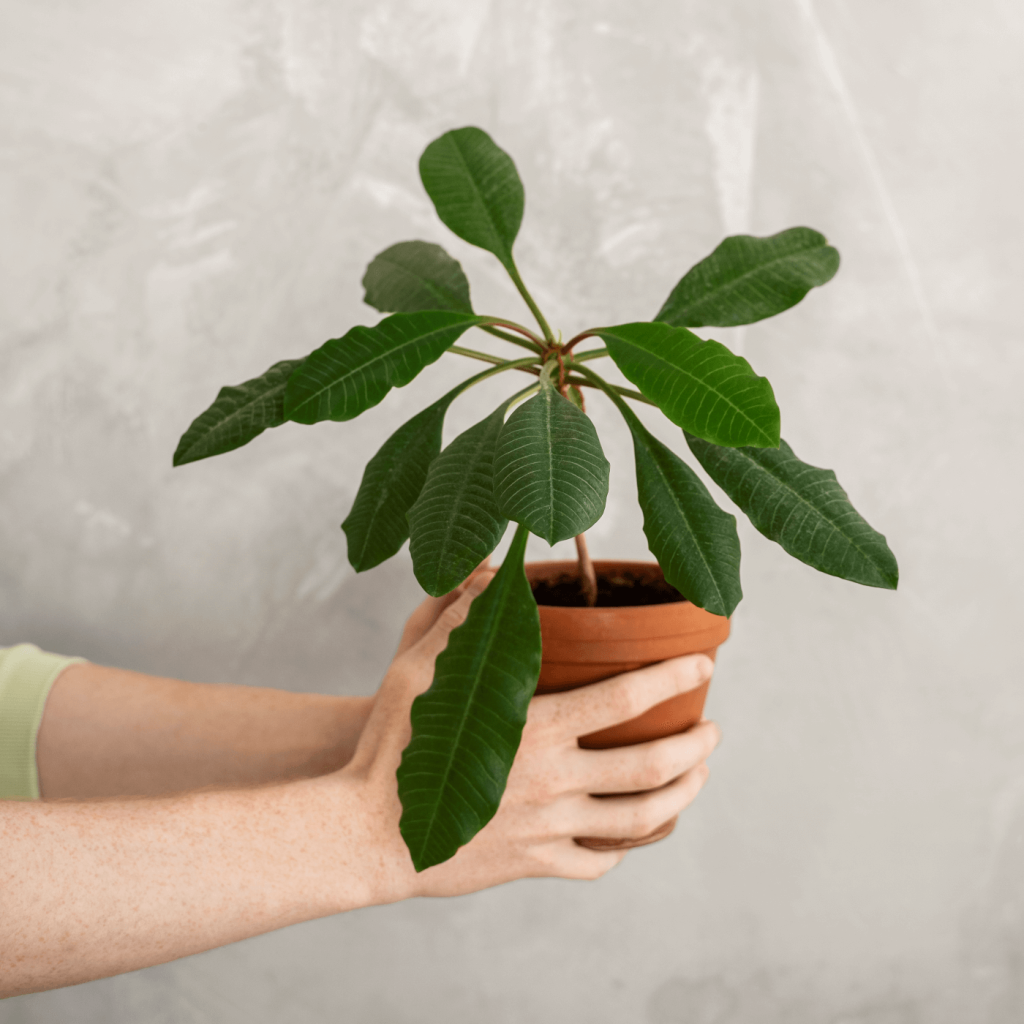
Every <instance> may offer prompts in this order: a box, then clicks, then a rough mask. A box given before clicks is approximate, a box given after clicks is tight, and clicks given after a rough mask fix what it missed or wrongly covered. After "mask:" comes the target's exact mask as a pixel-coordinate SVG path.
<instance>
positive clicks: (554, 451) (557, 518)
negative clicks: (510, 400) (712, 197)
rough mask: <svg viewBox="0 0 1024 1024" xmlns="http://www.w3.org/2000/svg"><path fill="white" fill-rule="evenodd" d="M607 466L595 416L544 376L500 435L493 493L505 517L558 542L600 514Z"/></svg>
mask: <svg viewBox="0 0 1024 1024" xmlns="http://www.w3.org/2000/svg"><path fill="white" fill-rule="evenodd" d="M608 469H609V467H608V460H607V459H606V458H605V457H604V452H603V451H602V449H601V442H600V441H599V440H598V437H597V431H596V430H595V429H594V425H593V423H591V422H590V417H588V416H587V415H586V414H585V413H582V412H580V410H579V409H578V408H576V406H575V405H573V404H572V402H570V401H569V400H568V399H567V398H563V397H562V396H561V395H560V394H559V393H558V392H557V391H556V390H555V388H554V387H553V386H552V385H551V383H550V381H549V379H548V377H547V376H544V375H542V376H541V389H540V392H539V393H538V394H537V395H536V396H535V397H534V398H531V399H530V400H529V401H528V402H524V403H523V404H522V405H521V406H520V407H519V408H518V409H516V411H515V412H514V413H512V415H511V416H510V417H509V418H508V421H507V422H506V423H505V425H504V427H502V429H501V433H500V434H499V435H498V443H497V446H496V448H495V452H494V496H495V498H496V499H497V503H498V508H499V510H500V511H501V514H502V515H503V516H507V517H508V518H509V519H511V520H513V522H517V523H523V524H524V525H526V526H527V527H529V529H530V532H531V533H535V534H537V536H538V537H543V538H544V539H545V540H546V541H547V542H548V543H549V544H555V543H556V542H557V541H560V540H566V539H567V538H569V537H574V536H576V534H578V533H583V532H584V530H588V529H590V527H591V526H593V525H594V523H596V522H597V521H598V519H600V518H601V516H602V515H603V513H604V506H605V501H606V500H607V498H608Z"/></svg>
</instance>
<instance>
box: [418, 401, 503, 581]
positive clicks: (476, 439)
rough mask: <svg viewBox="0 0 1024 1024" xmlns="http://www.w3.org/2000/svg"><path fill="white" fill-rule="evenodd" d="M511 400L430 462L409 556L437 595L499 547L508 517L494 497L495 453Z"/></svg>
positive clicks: (419, 573)
mask: <svg viewBox="0 0 1024 1024" xmlns="http://www.w3.org/2000/svg"><path fill="white" fill-rule="evenodd" d="M507 406H508V402H506V403H505V404H504V405H502V406H501V407H500V408H498V409H495V410H494V412H492V413H491V414H490V416H488V417H486V418H485V419H483V420H481V421H480V422H479V423H477V424H475V425H474V426H472V427H470V428H469V430H466V431H464V432H463V433H461V434H459V436H458V437H457V438H455V440H454V441H452V443H451V444H450V445H448V447H447V448H445V450H444V451H443V452H441V454H440V455H438V457H437V458H436V459H434V461H433V462H432V463H431V464H430V471H429V472H428V473H427V479H426V483H425V484H424V485H423V489H422V490H421V491H420V495H419V497H418V498H417V499H416V503H415V504H414V505H413V506H412V508H410V509H409V553H410V554H411V555H412V567H413V571H414V572H415V573H416V579H417V580H419V583H420V586H421V587H423V589H424V590H425V591H426V592H427V593H428V594H431V595H433V596H434V597H440V596H441V595H442V594H447V593H448V592H449V591H450V590H453V589H454V588H455V587H457V586H458V585H459V584H460V583H461V582H462V581H463V580H464V579H465V578H466V577H467V576H468V575H469V574H470V573H471V572H472V571H473V570H474V569H475V568H476V566H477V565H479V564H480V562H482V561H483V560H484V559H485V558H486V557H487V556H488V555H489V554H490V553H491V552H492V551H493V550H494V549H495V547H497V545H498V541H499V540H501V538H502V535H503V534H504V533H505V528H506V527H507V526H508V519H507V518H506V517H505V516H503V515H502V514H501V513H500V512H499V511H498V506H497V503H496V502H495V499H494V481H493V477H494V449H495V444H496V442H497V440H498V434H499V433H500V431H501V428H502V426H503V424H504V418H505V409H506V408H507Z"/></svg>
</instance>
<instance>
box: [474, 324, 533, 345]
mask: <svg viewBox="0 0 1024 1024" xmlns="http://www.w3.org/2000/svg"><path fill="white" fill-rule="evenodd" d="M480 330H481V331H486V332H487V333H488V334H493V335H494V337H495V338H501V339H502V341H510V342H512V344H513V345H519V346H520V348H528V349H529V350H530V351H531V352H536V351H537V344H536V342H533V341H526V340H525V339H523V338H517V337H516V336H515V335H514V334H509V333H507V332H506V331H500V330H498V328H497V327H488V326H486V325H482V326H481V327H480Z"/></svg>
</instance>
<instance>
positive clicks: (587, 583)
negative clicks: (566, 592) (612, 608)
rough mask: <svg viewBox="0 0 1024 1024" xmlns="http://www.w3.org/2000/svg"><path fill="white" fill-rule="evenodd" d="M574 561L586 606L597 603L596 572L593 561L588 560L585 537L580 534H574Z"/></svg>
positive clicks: (589, 606)
mask: <svg viewBox="0 0 1024 1024" xmlns="http://www.w3.org/2000/svg"><path fill="white" fill-rule="evenodd" d="M576 561H577V562H578V564H579V569H580V589H581V590H582V591H583V599H584V600H585V601H586V602H587V607H588V608H593V607H594V605H596V604H597V573H596V572H595V571H594V563H593V562H592V561H591V560H590V552H589V551H588V550H587V538H586V537H585V536H584V535H583V534H582V533H578V534H576Z"/></svg>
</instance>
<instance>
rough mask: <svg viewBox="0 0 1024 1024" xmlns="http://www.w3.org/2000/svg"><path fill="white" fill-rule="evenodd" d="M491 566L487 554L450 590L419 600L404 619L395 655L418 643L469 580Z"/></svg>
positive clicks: (458, 595) (457, 596) (486, 570)
mask: <svg viewBox="0 0 1024 1024" xmlns="http://www.w3.org/2000/svg"><path fill="white" fill-rule="evenodd" d="M490 567H491V556H490V555H488V556H487V557H486V558H485V559H484V560H483V561H482V562H481V563H480V564H479V565H478V566H477V567H476V568H475V569H474V570H473V571H472V572H471V573H470V574H469V576H468V577H467V578H466V579H464V580H463V581H462V582H461V583H460V584H459V585H458V586H457V587H456V588H455V589H454V590H450V591H449V592H448V593H447V594H444V595H443V596H442V597H428V598H427V599H426V600H425V601H421V602H420V604H419V606H418V607H417V608H416V610H415V611H414V612H413V613H412V615H410V616H409V618H408V619H407V620H406V623H405V628H404V629H403V630H402V639H401V640H400V641H399V644H398V650H397V651H396V652H395V657H396V658H397V657H398V655H400V654H404V653H405V652H406V651H407V650H409V648H410V647H412V646H414V645H415V644H417V643H419V641H420V640H422V639H423V637H424V636H425V635H426V633H427V632H428V631H429V630H430V628H431V626H433V625H434V623H435V622H436V621H437V619H438V616H439V615H440V614H441V613H442V612H443V611H444V610H445V608H447V607H448V606H449V605H451V604H454V603H455V601H457V600H458V599H459V597H460V596H461V595H462V594H463V593H464V592H465V589H466V587H467V585H468V584H469V582H470V580H472V579H473V577H474V576H476V574H477V573H480V572H489V571H490Z"/></svg>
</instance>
